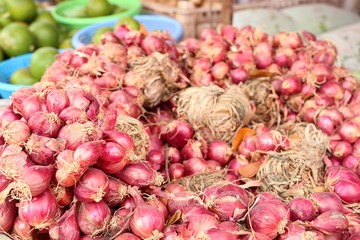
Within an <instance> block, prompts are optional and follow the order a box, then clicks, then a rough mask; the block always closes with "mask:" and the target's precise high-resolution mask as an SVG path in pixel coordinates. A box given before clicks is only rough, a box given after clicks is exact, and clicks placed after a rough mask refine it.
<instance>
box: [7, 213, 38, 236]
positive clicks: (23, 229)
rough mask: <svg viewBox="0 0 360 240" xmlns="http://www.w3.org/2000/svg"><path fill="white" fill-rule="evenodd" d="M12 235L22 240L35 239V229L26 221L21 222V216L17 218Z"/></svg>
mask: <svg viewBox="0 0 360 240" xmlns="http://www.w3.org/2000/svg"><path fill="white" fill-rule="evenodd" d="M12 233H13V234H14V235H16V236H17V237H18V238H20V239H29V240H30V239H35V232H34V230H33V228H32V227H31V226H30V225H29V224H27V223H26V222H25V221H23V220H21V219H20V217H19V216H17V217H16V218H15V221H14V224H13V227H12Z"/></svg>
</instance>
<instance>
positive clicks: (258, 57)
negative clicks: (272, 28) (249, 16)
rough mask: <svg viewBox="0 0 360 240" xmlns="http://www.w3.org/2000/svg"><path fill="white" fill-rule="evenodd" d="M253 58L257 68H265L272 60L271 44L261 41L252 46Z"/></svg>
mask: <svg viewBox="0 0 360 240" xmlns="http://www.w3.org/2000/svg"><path fill="white" fill-rule="evenodd" d="M253 54H254V60H255V64H256V67H257V68H258V69H263V68H267V67H268V66H270V64H271V63H272V62H273V57H272V55H273V54H272V46H271V44H270V43H269V42H261V43H259V44H257V45H256V46H255V47H254V52H253Z"/></svg>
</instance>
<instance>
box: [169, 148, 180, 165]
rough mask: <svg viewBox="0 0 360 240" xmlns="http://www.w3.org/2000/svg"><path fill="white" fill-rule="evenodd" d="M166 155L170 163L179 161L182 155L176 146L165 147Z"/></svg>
mask: <svg viewBox="0 0 360 240" xmlns="http://www.w3.org/2000/svg"><path fill="white" fill-rule="evenodd" d="M166 156H167V158H168V161H169V162H170V163H181V162H182V156H181V153H180V150H179V149H177V148H174V147H168V148H167V149H166Z"/></svg>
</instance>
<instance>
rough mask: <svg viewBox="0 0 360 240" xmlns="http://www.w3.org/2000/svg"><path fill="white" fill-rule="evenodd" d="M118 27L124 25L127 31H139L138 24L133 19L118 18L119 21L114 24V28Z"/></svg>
mask: <svg viewBox="0 0 360 240" xmlns="http://www.w3.org/2000/svg"><path fill="white" fill-rule="evenodd" d="M119 25H125V26H127V27H128V28H129V29H133V30H139V29H140V23H139V22H138V21H136V19H135V18H133V17H123V18H120V19H119V21H118V22H117V23H116V25H115V28H117V27H118V26H119Z"/></svg>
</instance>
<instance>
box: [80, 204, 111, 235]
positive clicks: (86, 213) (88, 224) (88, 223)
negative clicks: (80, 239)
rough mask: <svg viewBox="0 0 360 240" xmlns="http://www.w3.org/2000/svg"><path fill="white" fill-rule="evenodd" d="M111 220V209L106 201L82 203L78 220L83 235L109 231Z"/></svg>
mask: <svg viewBox="0 0 360 240" xmlns="http://www.w3.org/2000/svg"><path fill="white" fill-rule="evenodd" d="M110 219H111V212H110V208H109V206H108V205H107V204H106V203H105V202H104V201H100V202H88V203H80V206H79V210H78V215H77V220H78V224H79V227H80V230H81V231H82V232H83V233H85V234H87V235H97V234H101V233H102V232H104V231H105V230H106V229H107V226H108V225H109V223H110Z"/></svg>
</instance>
